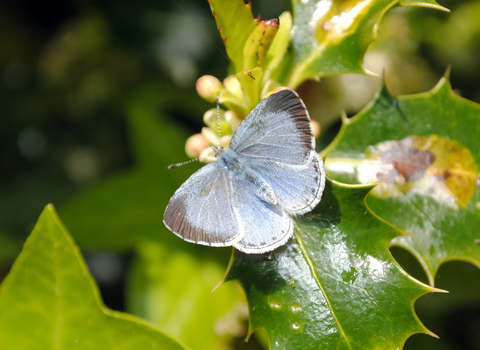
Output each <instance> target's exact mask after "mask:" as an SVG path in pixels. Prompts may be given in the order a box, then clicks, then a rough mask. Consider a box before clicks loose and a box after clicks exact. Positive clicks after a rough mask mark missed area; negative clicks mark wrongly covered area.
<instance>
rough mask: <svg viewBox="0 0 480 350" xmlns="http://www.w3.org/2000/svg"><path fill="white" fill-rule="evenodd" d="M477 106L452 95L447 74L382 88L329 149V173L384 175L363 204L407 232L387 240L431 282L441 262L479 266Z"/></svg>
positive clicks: (354, 178) (362, 179) (364, 178)
mask: <svg viewBox="0 0 480 350" xmlns="http://www.w3.org/2000/svg"><path fill="white" fill-rule="evenodd" d="M478 135H480V105H478V104H476V103H473V102H471V101H468V100H465V99H463V98H461V97H459V96H457V95H456V94H455V93H454V92H453V91H452V89H451V87H450V84H449V81H448V79H447V78H442V79H441V80H440V82H439V83H438V84H437V86H436V87H435V88H434V89H433V90H432V91H430V92H427V93H421V94H416V95H410V96H403V97H399V98H393V97H391V96H389V94H388V91H387V90H386V89H382V90H381V91H380V93H378V94H377V97H376V99H375V100H374V101H373V102H372V103H371V104H370V105H369V106H367V107H366V108H365V109H364V110H363V111H362V112H360V113H359V114H358V115H357V116H355V117H354V118H352V119H349V120H348V119H346V120H344V124H343V127H342V130H341V131H340V134H339V135H338V137H337V139H336V140H335V141H334V142H333V143H332V145H331V146H330V147H329V149H327V150H326V152H330V155H329V157H328V159H327V162H326V169H327V172H328V174H329V175H330V176H332V177H334V178H336V179H339V180H341V181H344V182H349V183H368V182H374V181H380V180H382V181H383V180H385V182H383V183H382V184H380V185H379V186H377V187H376V188H375V189H374V191H372V194H371V195H369V196H368V200H367V204H368V205H369V207H370V208H371V209H372V211H374V212H375V213H376V214H378V215H379V216H381V217H382V218H383V219H385V220H387V221H388V222H390V223H392V224H394V225H395V226H397V227H399V228H401V229H402V230H404V231H406V232H408V233H410V234H412V235H411V236H403V237H399V238H397V239H395V240H394V241H393V242H392V244H393V245H398V246H401V247H404V248H405V249H407V250H408V251H410V252H411V253H412V254H413V255H414V256H415V257H416V258H417V259H419V261H420V263H421V264H422V266H423V267H424V268H425V270H426V273H427V276H428V279H429V282H430V284H431V285H433V283H434V282H433V281H434V278H435V274H436V271H437V269H438V267H439V266H440V264H442V262H444V261H448V260H453V259H460V260H464V261H469V262H471V263H473V264H475V265H476V266H480V247H479V245H478V244H477V243H476V242H475V240H476V239H477V238H478V227H479V226H480V193H479V191H478V184H479V175H478V164H479V163H480V140H479V138H478Z"/></svg>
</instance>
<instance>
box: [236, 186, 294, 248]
mask: <svg viewBox="0 0 480 350" xmlns="http://www.w3.org/2000/svg"><path fill="white" fill-rule="evenodd" d="M234 186H236V187H238V189H235V190H234V192H235V193H236V195H235V201H236V205H237V208H238V212H239V213H241V221H242V223H243V225H244V230H245V236H243V238H242V239H241V240H240V241H238V242H237V243H235V244H233V246H234V247H235V248H237V249H238V250H240V251H242V252H244V253H247V254H261V253H265V252H269V251H271V250H274V249H275V248H277V247H280V246H281V245H284V244H285V243H286V242H287V241H288V239H289V238H290V237H291V236H292V234H293V227H294V225H293V221H292V219H291V218H290V217H289V216H288V215H287V214H286V213H285V212H284V211H283V210H281V208H280V207H278V206H275V205H271V204H269V203H266V202H264V201H262V200H261V199H260V198H258V197H257V196H256V195H255V194H254V193H253V191H251V190H250V188H247V187H246V185H245V184H243V183H242V182H238V183H236V184H234Z"/></svg>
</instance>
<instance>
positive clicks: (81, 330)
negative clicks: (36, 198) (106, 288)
mask: <svg viewBox="0 0 480 350" xmlns="http://www.w3.org/2000/svg"><path fill="white" fill-rule="evenodd" d="M0 344H1V348H2V349H4V350H22V349H28V350H32V349H102V350H103V349H119V348H121V349H135V350H138V349H165V350H167V349H184V347H182V346H180V345H179V344H178V343H177V342H175V341H174V340H173V339H172V338H170V337H168V336H166V335H165V334H163V333H161V332H160V331H159V330H156V329H155V328H153V327H152V326H150V325H149V324H147V323H146V322H145V321H142V320H140V319H138V318H136V317H134V316H131V315H128V314H123V313H121V312H115V311H111V310H109V309H107V308H106V307H105V306H104V305H103V303H102V301H101V300H100V293H99V291H98V288H97V286H96V284H95V282H94V281H93V279H92V278H91V276H90V274H89V272H88V270H87V267H86V265H85V263H84V261H83V259H82V257H81V255H80V253H79V251H78V249H77V247H76V246H75V244H74V243H73V241H72V239H71V238H70V235H69V234H68V233H67V231H66V230H65V228H64V227H63V225H62V223H61V222H60V221H59V219H58V217H57V215H56V213H55V210H54V208H53V206H51V205H49V206H47V207H46V208H45V210H44V211H43V213H42V215H41V216H40V218H39V220H38V223H37V225H36V226H35V228H34V230H33V232H32V234H31V236H30V237H29V238H28V240H27V242H26V243H25V247H24V249H23V251H22V253H21V254H20V256H19V257H18V259H17V261H16V262H15V264H14V266H13V268H12V270H11V272H10V274H9V275H8V276H7V277H6V279H5V281H4V282H3V283H2V285H1V287H0Z"/></svg>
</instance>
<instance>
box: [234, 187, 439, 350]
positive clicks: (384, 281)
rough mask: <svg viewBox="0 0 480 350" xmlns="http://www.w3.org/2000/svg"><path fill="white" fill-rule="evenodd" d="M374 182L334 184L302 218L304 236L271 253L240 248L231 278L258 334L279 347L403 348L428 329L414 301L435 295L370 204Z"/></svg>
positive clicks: (395, 234) (301, 228)
mask: <svg viewBox="0 0 480 350" xmlns="http://www.w3.org/2000/svg"><path fill="white" fill-rule="evenodd" d="M369 190H370V187H365V186H364V187H349V186H345V185H342V184H339V183H335V182H330V181H327V185H326V189H325V192H324V194H323V198H322V201H321V202H320V204H319V206H318V207H317V208H316V209H315V210H314V212H313V213H312V214H307V215H305V216H304V217H303V218H301V219H300V221H299V223H298V225H297V227H298V232H297V234H296V236H295V238H296V241H293V242H290V244H287V245H286V246H285V247H283V248H280V249H277V250H275V251H274V252H272V253H270V254H269V255H243V254H240V253H236V255H235V258H234V259H233V261H232V266H231V269H230V271H229V273H228V279H237V280H239V281H240V283H241V284H242V286H243V288H244V290H245V292H246V294H247V299H248V301H249V307H250V322H251V324H250V331H251V332H252V331H253V330H256V329H263V330H264V331H265V332H266V333H267V335H268V337H269V340H270V346H271V348H273V349H396V348H400V347H402V345H403V343H404V342H405V341H406V339H407V338H408V337H409V336H410V335H412V334H414V333H419V332H423V333H428V330H427V329H426V328H425V327H423V325H422V324H421V323H420V321H419V320H418V319H417V317H416V315H415V313H414V311H413V303H414V301H415V300H416V299H417V298H419V297H420V296H421V295H423V294H425V293H428V292H431V291H432V289H430V288H429V287H428V286H426V285H423V284H421V283H419V282H418V281H416V280H414V279H413V278H411V277H410V276H409V275H408V274H407V273H405V272H404V271H403V270H402V269H401V268H400V266H399V265H398V264H397V263H396V262H395V261H394V260H393V258H392V256H391V255H390V252H389V251H388V248H387V244H388V242H389V241H390V240H391V239H393V238H394V237H396V236H397V235H398V234H399V232H398V231H396V230H395V229H393V228H392V227H391V226H389V225H387V224H385V223H384V222H382V221H380V220H378V219H377V218H376V217H375V216H374V215H372V214H371V213H370V212H369V210H368V209H367V207H366V206H365V202H364V201H365V195H366V194H367V192H368V191H369Z"/></svg>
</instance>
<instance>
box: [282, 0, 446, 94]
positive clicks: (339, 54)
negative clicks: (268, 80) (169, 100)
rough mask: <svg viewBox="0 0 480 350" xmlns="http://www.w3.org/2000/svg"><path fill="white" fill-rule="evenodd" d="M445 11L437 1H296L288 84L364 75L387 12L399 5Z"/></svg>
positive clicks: (293, 85) (295, 84)
mask: <svg viewBox="0 0 480 350" xmlns="http://www.w3.org/2000/svg"><path fill="white" fill-rule="evenodd" d="M399 4H401V5H406V6H425V7H433V8H437V9H442V10H445V8H443V7H441V6H439V5H438V4H437V3H436V2H435V1H403V2H401V1H398V0H372V1H364V0H348V1H342V0H335V1H331V0H312V1H303V0H293V7H294V30H293V32H292V39H293V46H294V49H295V61H294V66H293V70H292V72H291V75H290V77H289V78H288V80H287V85H288V86H290V87H291V88H293V89H295V88H296V87H298V86H299V85H300V84H301V83H302V82H303V81H305V80H307V79H312V78H319V77H321V76H326V75H332V74H340V73H363V72H364V69H363V66H362V61H363V55H364V54H365V51H366V50H367V48H368V45H369V44H370V43H371V42H372V41H373V40H374V39H375V38H376V36H377V27H378V25H379V23H380V20H381V19H382V17H383V15H384V14H385V12H386V11H387V10H388V9H390V8H391V7H393V6H396V5H399Z"/></svg>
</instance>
